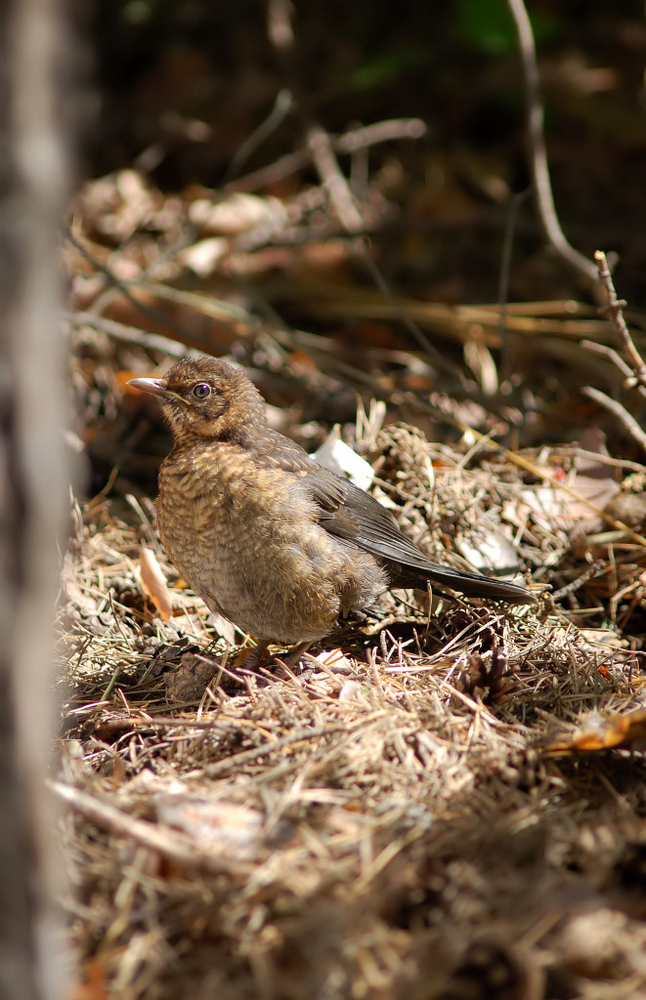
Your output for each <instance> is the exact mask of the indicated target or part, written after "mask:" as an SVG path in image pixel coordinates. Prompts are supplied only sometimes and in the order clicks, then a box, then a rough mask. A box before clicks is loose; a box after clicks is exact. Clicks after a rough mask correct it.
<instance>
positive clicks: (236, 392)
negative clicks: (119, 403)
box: [128, 358, 266, 445]
mask: <svg viewBox="0 0 646 1000" xmlns="http://www.w3.org/2000/svg"><path fill="white" fill-rule="evenodd" d="M128 385H133V386H134V387H135V388H136V389H140V390H141V391H142V392H147V393H150V394H151V395H153V396H157V397H158V398H159V401H160V403H161V407H162V411H163V413H164V416H165V417H166V419H167V420H168V422H169V424H170V427H171V431H172V432H173V438H174V440H175V444H176V445H177V444H182V443H183V442H185V441H191V440H195V439H196V438H200V439H202V440H204V439H206V440H212V441H216V440H219V441H223V440H232V441H238V440H239V441H241V442H242V441H243V440H244V438H246V436H247V434H248V433H249V431H250V430H251V429H254V430H255V432H256V433H257V431H258V429H259V428H262V427H264V426H265V425H266V415H265V405H264V402H263V399H262V396H261V395H260V393H259V392H258V390H257V389H256V387H255V386H254V385H253V383H251V382H250V381H249V379H248V378H247V376H246V375H245V374H244V372H242V371H240V370H239V369H237V368H234V367H233V366H232V365H230V364H227V362H226V361H219V360H217V359H216V358H190V359H187V360H186V361H178V362H176V364H174V365H173V367H172V368H170V369H169V370H168V372H167V373H166V375H165V376H164V377H163V378H133V379H130V381H129V382H128Z"/></svg>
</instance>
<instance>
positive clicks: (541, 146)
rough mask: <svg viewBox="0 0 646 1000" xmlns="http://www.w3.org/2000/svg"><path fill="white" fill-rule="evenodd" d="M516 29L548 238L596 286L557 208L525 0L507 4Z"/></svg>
mask: <svg viewBox="0 0 646 1000" xmlns="http://www.w3.org/2000/svg"><path fill="white" fill-rule="evenodd" d="M507 3H508V5H509V10H510V12H511V16H512V18H513V20H514V24H515V26H516V32H517V34H518V42H519V46H520V55H521V59H522V63H523V74H524V77H525V101H526V105H527V138H528V142H529V156H530V168H531V172H532V178H533V181H534V188H535V192H536V204H537V208H538V214H539V217H540V220H541V223H542V226H543V229H544V230H545V235H546V236H547V239H548V241H549V243H550V245H551V246H552V247H553V248H554V250H555V251H556V253H557V254H558V255H559V257H561V259H562V260H564V261H565V262H566V263H567V264H569V265H570V266H571V267H573V268H574V269H575V270H576V271H578V273H579V274H581V275H582V276H583V277H584V278H586V280H587V281H588V282H590V283H591V284H592V285H596V283H597V271H596V268H595V265H594V264H593V263H592V261H590V260H588V258H587V257H584V256H583V254H581V253H579V251H578V250H575V249H574V247H573V246H572V245H571V244H570V243H568V241H567V239H566V237H565V234H564V232H563V230H562V229H561V224H560V222H559V220H558V216H557V214H556V208H555V206H554V196H553V194H552V183H551V181H550V171H549V166H548V163H547V153H546V150H545V132H544V129H543V122H544V114H543V103H542V100H541V90H540V78H539V73H538V65H537V62H536V46H535V44H534V34H533V32H532V25H531V22H530V20H529V15H528V13H527V9H526V7H525V4H524V3H523V0H507Z"/></svg>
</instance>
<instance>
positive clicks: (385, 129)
mask: <svg viewBox="0 0 646 1000" xmlns="http://www.w3.org/2000/svg"><path fill="white" fill-rule="evenodd" d="M424 135H426V125H425V124H424V122H423V121H422V120H421V118H394V119H388V120H386V121H382V122H375V123H374V124H372V125H363V126H361V128H355V129H351V130H350V131H349V132H344V133H343V135H335V136H330V142H331V145H332V149H333V150H334V151H335V152H336V153H340V154H341V155H344V154H350V153H356V152H358V151H359V150H362V149H369V148H370V146H376V145H377V144H379V143H381V142H393V141H397V140H401V139H421V138H422V137H423V136H424ZM311 162H312V154H311V150H310V149H309V148H308V147H307V146H306V147H304V148H303V149H297V150H296V152H294V153H287V154H286V155H285V156H281V157H280V159H278V160H276V161H275V162H274V163H270V164H268V165H267V166H266V167H260V168H259V169H258V170H254V171H253V172H252V173H250V174H245V175H244V177H240V178H238V179H236V180H234V181H230V182H229V183H228V184H224V185H223V186H222V191H223V193H224V194H231V193H233V192H234V191H257V190H258V189H259V188H263V187H268V186H269V185H271V184H276V183H278V181H282V180H284V179H285V177H290V176H291V175H292V174H295V173H297V171H299V170H302V169H303V168H304V167H306V166H307V165H308V164H309V163H311Z"/></svg>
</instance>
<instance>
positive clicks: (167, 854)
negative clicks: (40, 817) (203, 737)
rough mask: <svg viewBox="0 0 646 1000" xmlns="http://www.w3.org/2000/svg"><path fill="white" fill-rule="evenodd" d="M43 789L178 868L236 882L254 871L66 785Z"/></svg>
mask: <svg viewBox="0 0 646 1000" xmlns="http://www.w3.org/2000/svg"><path fill="white" fill-rule="evenodd" d="M47 787H48V788H49V790H50V791H51V792H53V793H54V795H56V797H57V798H58V799H61V800H62V801H63V802H64V803H65V804H66V805H68V806H69V807H70V808H71V809H73V810H74V811H75V812H77V813H80V814H81V815H82V816H84V817H85V819H87V820H89V821H90V822H91V823H94V824H95V825H96V826H98V827H99V828H100V829H102V830H108V831H109V832H110V833H114V834H117V835H118V836H122V837H131V838H132V839H133V840H135V841H136V842H137V843H138V844H141V845H142V846H143V847H148V848H150V850H153V851H157V852H158V853H159V854H161V855H162V857H164V858H167V859H168V860H169V861H172V862H173V863H174V864H176V865H178V866H179V867H181V868H189V869H193V870H195V869H199V870H202V871H209V872H213V873H215V874H226V875H230V876H232V877H237V878H248V876H249V875H250V874H251V872H252V871H253V870H254V866H252V865H250V864H243V863H241V862H239V861H232V860H230V859H229V858H225V857H222V855H217V854H216V853H215V851H205V850H203V849H201V848H199V847H196V846H195V844H193V843H192V842H191V841H190V840H189V838H188V837H186V836H182V835H181V834H180V833H177V832H176V831H174V830H172V831H171V830H164V829H163V828H162V827H160V826H155V825H154V824H153V823H149V822H148V821H147V820H143V819H136V818H135V817H133V816H129V815H128V813H125V812H123V810H121V809H117V807H116V806H113V805H111V803H109V802H103V801H102V800H101V799H97V798H95V797H94V796H93V795H89V794H88V793H87V792H84V791H82V790H81V789H80V788H75V787H74V786H73V785H66V784H64V783H63V782H62V781H48V782H47Z"/></svg>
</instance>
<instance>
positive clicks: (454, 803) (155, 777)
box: [52, 426, 646, 1000]
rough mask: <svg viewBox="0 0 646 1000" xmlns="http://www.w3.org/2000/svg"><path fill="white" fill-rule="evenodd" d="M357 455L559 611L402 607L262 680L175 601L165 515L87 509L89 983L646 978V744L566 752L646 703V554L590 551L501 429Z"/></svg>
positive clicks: (432, 990)
mask: <svg viewBox="0 0 646 1000" xmlns="http://www.w3.org/2000/svg"><path fill="white" fill-rule="evenodd" d="M358 446H359V447H363V450H366V451H369V453H370V455H371V457H372V459H373V460H374V462H375V465H376V469H377V474H378V477H379V484H380V488H381V489H382V490H383V492H385V493H386V494H388V495H390V497H391V499H392V500H393V501H394V502H395V504H396V505H397V507H398V508H399V514H400V516H401V518H402V523H403V525H404V527H405V529H406V530H407V531H409V532H410V533H411V534H412V536H413V537H415V538H416V540H419V541H420V543H421V544H422V545H425V546H426V548H427V549H428V551H429V552H430V553H431V554H433V555H436V556H439V557H441V558H442V559H443V560H447V559H449V558H451V556H450V555H449V552H447V551H446V550H445V548H444V545H443V542H444V541H446V543H447V546H448V545H449V541H450V545H451V547H457V548H460V547H462V549H463V551H465V552H467V553H471V552H472V548H473V546H474V545H475V546H478V545H479V546H480V548H482V545H483V532H484V542H485V543H487V544H488V545H489V546H491V545H496V546H498V549H497V551H501V550H500V546H501V545H502V544H503V543H502V542H500V538H502V537H504V538H507V539H510V538H512V537H513V539H514V542H515V546H514V547H515V548H516V549H517V550H519V551H520V553H521V555H522V557H523V559H524V561H525V562H526V563H527V564H528V565H530V566H534V567H536V570H537V572H536V574H535V579H536V580H537V581H538V583H539V584H548V583H549V584H552V585H556V586H557V587H561V586H564V587H566V594H565V597H564V599H563V604H562V606H560V607H558V608H557V607H556V606H555V605H554V603H553V602H552V600H551V599H550V598H549V597H545V598H544V599H543V600H542V602H541V603H539V605H537V608H536V609H535V608H519V609H504V608H499V607H496V606H491V605H489V606H487V605H485V604H479V603H478V602H475V601H472V602H470V603H468V602H465V601H462V600H456V599H450V598H438V597H437V596H436V595H433V607H432V613H430V611H429V603H428V597H427V596H426V595H423V594H413V593H398V594H396V595H387V596H386V597H385V598H384V602H383V604H382V606H380V608H378V609H374V612H371V613H370V614H369V615H368V618H367V619H366V621H363V622H356V623H349V624H347V625H346V626H344V628H343V630H341V631H340V633H339V635H338V636H334V637H332V639H331V640H330V642H328V643H327V644H326V645H325V648H321V649H319V650H313V653H314V654H315V657H316V658H313V657H307V660H306V662H305V663H304V664H303V668H302V669H301V668H300V667H299V669H297V670H296V671H295V672H294V671H292V670H290V669H288V668H286V667H284V666H281V665H280V663H279V664H277V665H270V666H268V667H266V668H261V669H260V670H258V671H249V670H245V669H244V667H242V668H241V667H240V666H239V659H240V658H239V657H237V656H236V654H237V652H238V649H239V646H238V640H240V639H241V637H240V636H238V637H237V638H236V637H234V636H233V635H232V633H231V632H230V630H229V629H228V628H227V627H226V625H224V624H223V623H221V622H218V621H216V620H214V619H213V617H212V616H210V615H209V614H208V612H207V611H206V609H205V608H204V607H203V605H201V603H200V602H199V600H198V599H197V598H195V597H194V596H193V595H192V594H191V593H190V592H189V591H187V590H185V589H184V590H181V589H174V590H173V596H174V604H175V615H174V616H173V617H172V618H171V620H170V621H169V622H168V623H166V622H164V621H163V620H162V619H161V618H160V617H159V616H158V615H157V614H156V612H155V609H154V606H153V605H152V603H151V602H150V600H149V598H148V596H147V595H146V592H145V590H144V588H143V587H142V585H141V582H140V578H139V569H138V559H139V549H140V545H141V543H142V541H145V543H146V544H147V545H148V546H153V547H155V550H156V553H157V557H158V559H159V561H160V563H161V564H162V566H163V567H164V568H165V570H166V573H167V575H168V577H169V579H170V580H171V581H172V580H173V579H174V577H173V570H172V568H171V567H169V566H168V565H167V564H166V563H165V559H164V555H163V552H162V551H161V549H160V548H159V546H158V543H157V542H156V540H155V538H154V534H153V532H152V530H151V527H150V524H149V523H148V522H147V520H146V511H145V510H144V511H142V512H141V516H140V518H139V520H138V523H136V524H135V523H128V524H127V523H125V522H124V521H123V520H120V519H119V518H118V517H117V516H116V515H115V514H114V512H113V509H112V507H111V506H110V505H109V504H107V503H105V502H103V501H97V502H96V503H95V504H94V506H91V507H88V508H87V509H85V510H81V509H80V508H77V509H76V512H75V525H76V530H75V538H74V540H73V542H72V545H71V547H70V551H69V554H68V556H67V560H66V565H65V580H64V596H65V600H64V603H63V608H62V612H61V640H60V641H61V662H62V665H63V668H62V684H63V689H64V702H65V705H64V717H63V723H62V730H61V741H60V753H59V764H58V776H57V779H56V781H55V782H53V783H52V787H53V788H54V790H55V791H56V793H57V795H58V797H59V798H60V799H62V800H63V801H64V802H65V803H66V810H65V812H64V820H63V825H64V838H63V842H64V846H65V852H64V856H65V864H66V866H67V868H68V870H69V894H68V898H67V900H66V907H67V911H68V913H69V921H70V933H71V938H72V941H73V944H74V947H75V950H76V953H77V955H78V958H79V963H80V968H81V970H82V977H83V980H84V983H85V985H84V990H83V991H81V990H80V991H79V997H86V996H88V997H89V996H91V997H101V996H107V997H114V998H117V997H119V998H120V1000H121V998H126V1000H138V998H144V997H145V998H146V1000H157V998H160V1000H162V998H167V997H168V998H170V997H173V998H175V1000H176V998H178V997H179V998H184V997H186V998H188V997H191V998H192V1000H195V998H197V1000H200V998H202V997H204V998H206V997H212V996H218V998H222V1000H242V998H258V997H260V998H263V1000H264V998H267V1000H269V998H271V1000H283V998H284V1000H301V998H302V1000H306V998H307V1000H314V998H321V1000H324V998H325V1000H328V998H329V1000H331V998H344V997H357V998H363V997H366V998H371V1000H372V998H375V1000H376V998H380V1000H381V998H384V1000H386V998H388V1000H389V998H397V997H404V996H406V997H407V998H409V1000H431V998H438V1000H440V998H443V1000H462V998H465V1000H466V998H472V997H473V998H483V1000H484V998H485V997H486V998H496V1000H508V998H518V1000H532V998H542V997H545V998H547V997H550V998H553V1000H557V998H566V997H581V998H586V1000H597V998H598V1000H618V998H621V997H625V998H629V997H630V998H634V997H638V996H642V995H646V957H645V956H646V924H645V923H644V920H645V918H646V902H645V899H646V896H645V895H644V888H645V887H646V827H645V826H644V814H645V812H646V780H645V779H644V769H643V755H642V753H641V751H640V750H639V747H638V745H635V744H633V745H632V746H629V747H628V748H620V749H615V750H609V751H604V752H599V753H596V754H595V753H590V754H587V755H582V754H577V753H576V752H575V751H574V750H573V749H572V747H571V746H569V745H568V741H569V738H570V734H572V732H573V731H574V729H575V727H576V726H580V725H581V722H582V718H583V719H585V717H586V716H588V715H589V714H590V713H592V712H602V713H603V714H604V715H605V714H607V713H611V712H618V713H623V714H627V713H629V712H631V711H635V710H637V709H639V708H641V707H643V705H644V681H643V674H642V672H641V670H640V665H641V662H642V661H641V659H640V656H639V653H638V652H636V650H637V649H638V648H639V645H640V640H638V639H637V638H635V636H634V635H633V634H631V631H630V630H631V628H632V629H633V632H634V630H635V627H636V626H635V616H637V620H639V615H640V614H643V608H644V597H643V591H644V588H643V584H641V583H640V582H639V581H640V579H641V576H642V574H643V573H644V569H645V563H646V556H645V554H644V553H645V551H646V550H645V549H644V548H643V546H640V544H639V543H638V542H637V541H635V539H634V538H631V537H630V534H629V535H623V536H621V537H620V538H618V539H617V538H616V537H615V538H613V539H612V540H611V541H608V540H607V539H605V540H604V539H603V537H602V533H601V531H600V528H601V526H597V536H592V535H591V534H589V535H588V536H587V537H588V540H587V542H585V544H584V542H583V541H582V540H581V538H579V539H578V540H577V539H576V538H574V539H573V536H572V527H571V523H570V522H569V521H568V519H567V517H566V516H565V515H567V513H568V512H567V510H563V509H562V510H560V511H559V514H558V516H557V514H556V512H555V508H552V507H550V505H549V504H548V505H547V506H546V499H545V494H540V495H541V498H542V499H541V504H542V505H543V516H542V517H541V516H539V514H537V513H536V511H535V510H534V511H533V508H532V506H531V503H530V502H529V500H528V496H529V492H531V491H534V492H535V493H538V491H540V489H544V488H545V484H544V482H543V483H541V482H539V481H538V480H537V479H536V478H535V477H532V476H531V475H529V474H528V473H527V470H526V469H521V468H520V467H519V466H518V465H515V464H513V463H512V462H510V461H509V460H508V459H507V458H505V456H504V455H501V454H500V453H497V452H494V451H492V450H489V451H488V450H487V449H488V447H489V446H486V445H483V446H482V449H481V453H480V454H479V456H478V464H477V465H476V467H475V468H474V469H472V470H470V471H465V470H466V467H467V465H468V460H467V459H465V452H464V451H458V450H456V449H451V448H449V447H448V446H444V447H442V448H441V449H438V448H437V447H432V446H430V445H428V444H427V443H426V442H425V440H424V439H423V438H422V436H421V435H420V434H419V433H418V432H416V431H414V430H413V429H411V428H406V427H401V426H398V427H389V428H386V430H385V431H383V432H382V433H381V435H380V436H379V437H378V438H377V440H372V441H370V440H368V438H367V437H366V438H365V439H364V440H360V441H359V442H358ZM471 458H472V459H473V456H471ZM532 461H538V457H537V456H533V458H532ZM573 461H574V457H573V454H570V455H569V456H567V455H566V456H565V457H564V456H563V454H560V455H559V462H560V463H561V464H565V466H567V464H568V462H569V463H570V464H572V463H573ZM485 511H486V513H485ZM142 517H143V520H142ZM429 521H430V522H431V523H433V525H434V528H433V531H432V532H429V530H428V527H427V525H428V523H429ZM483 526H484V528H483ZM590 538H593V541H592V543H591V542H590ZM507 544H508V543H507ZM502 551H503V552H507V551H508V550H507V549H503V550H502ZM610 555H611V556H612V558H610ZM622 588H623V589H622ZM540 589H541V588H540V586H539V587H538V590H540ZM613 598H616V599H615V601H614V604H613ZM335 646H336V647H340V648H341V649H342V650H343V653H339V654H337V656H336V657H327V658H326V657H325V656H323V655H319V654H322V653H324V652H325V651H329V650H330V649H332V648H333V647H335ZM277 652H278V653H279V654H280V650H278V651H277ZM558 741H560V742H561V745H562V749H561V751H560V753H558V754H557V753H556V751H555V750H554V749H553V748H554V745H555V743H556V742H558ZM551 748H552V749H551Z"/></svg>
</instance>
